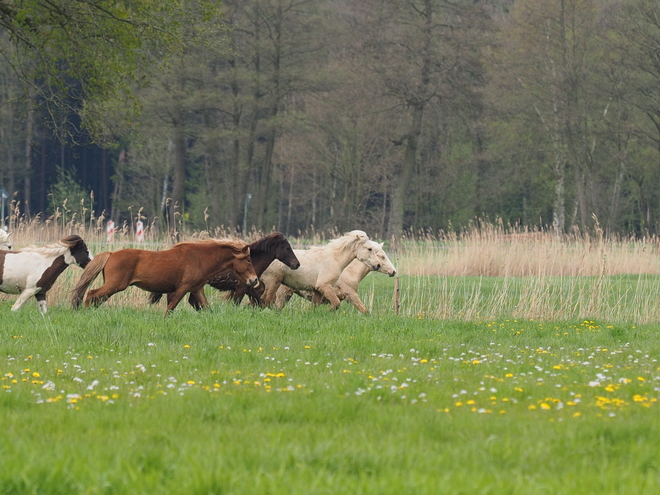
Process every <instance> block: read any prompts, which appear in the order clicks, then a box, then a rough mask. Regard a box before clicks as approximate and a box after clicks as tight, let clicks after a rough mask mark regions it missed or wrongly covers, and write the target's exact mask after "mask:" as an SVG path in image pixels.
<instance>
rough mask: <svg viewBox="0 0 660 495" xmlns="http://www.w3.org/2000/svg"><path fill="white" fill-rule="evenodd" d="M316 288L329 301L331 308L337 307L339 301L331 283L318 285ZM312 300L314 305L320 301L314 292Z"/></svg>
mask: <svg viewBox="0 0 660 495" xmlns="http://www.w3.org/2000/svg"><path fill="white" fill-rule="evenodd" d="M316 290H317V291H319V292H320V293H321V294H323V295H324V296H325V298H326V299H327V300H328V301H330V309H331V310H335V309H337V308H338V307H339V305H340V304H341V301H340V300H339V298H338V297H337V293H336V292H335V289H334V287H332V284H323V285H320V286H319V287H316ZM312 302H313V303H314V305H315V306H316V305H318V304H319V303H320V302H321V301H319V297H318V296H317V295H316V294H314V297H313V298H312Z"/></svg>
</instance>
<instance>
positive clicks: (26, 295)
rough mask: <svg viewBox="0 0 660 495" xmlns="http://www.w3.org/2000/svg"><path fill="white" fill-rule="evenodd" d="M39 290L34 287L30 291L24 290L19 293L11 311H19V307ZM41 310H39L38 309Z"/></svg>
mask: <svg viewBox="0 0 660 495" xmlns="http://www.w3.org/2000/svg"><path fill="white" fill-rule="evenodd" d="M38 290H39V288H38V287H34V288H31V289H25V290H24V291H23V292H21V295H20V296H18V299H16V302H14V305H13V306H12V307H11V310H12V311H18V310H19V309H21V306H23V304H25V303H26V302H27V300H28V299H30V298H31V297H32V296H34V295H35V294H36V293H37V291H38ZM39 309H41V308H39Z"/></svg>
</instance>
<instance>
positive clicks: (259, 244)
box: [250, 232, 285, 252]
mask: <svg viewBox="0 0 660 495" xmlns="http://www.w3.org/2000/svg"><path fill="white" fill-rule="evenodd" d="M284 240H285V237H284V235H283V234H282V233H280V232H273V233H271V234H268V235H266V236H264V237H262V238H261V239H259V240H257V241H254V242H253V243H252V244H250V251H262V252H263V251H266V252H267V251H272V250H273V248H275V247H276V246H277V244H279V243H281V242H282V241H284Z"/></svg>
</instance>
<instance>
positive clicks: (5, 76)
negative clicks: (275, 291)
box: [0, 0, 660, 237]
mask: <svg viewBox="0 0 660 495" xmlns="http://www.w3.org/2000/svg"><path fill="white" fill-rule="evenodd" d="M213 4H214V2H208V4H206V3H204V2H200V1H192V0H191V1H188V2H183V3H182V4H179V3H178V2H176V1H174V0H172V1H167V2H160V3H158V5H159V10H158V11H152V10H150V9H153V8H155V7H154V3H153V2H147V1H145V0H131V1H127V2H123V3H122V4H120V5H121V6H118V4H116V3H113V2H105V1H104V0H95V1H92V0H81V1H79V2H68V1H66V0H58V1H52V2H43V3H42V2H40V1H39V0H31V1H24V2H21V3H20V6H21V7H20V8H19V7H18V6H17V5H19V4H18V2H13V1H10V0H0V54H2V56H3V63H0V156H1V157H2V160H1V161H0V185H1V186H3V187H5V188H6V189H7V190H8V191H10V192H12V193H14V195H13V198H14V199H15V200H16V201H18V202H19V203H20V204H21V205H22V211H23V212H27V213H28V214H30V215H35V214H36V213H37V212H41V213H42V214H44V215H48V214H52V212H53V211H54V209H55V208H57V207H58V206H59V204H60V203H61V201H62V198H63V197H67V199H68V201H69V204H72V203H76V202H77V201H79V199H80V196H85V197H86V200H87V201H88V202H90V201H91V202H93V205H90V206H93V209H94V210H95V211H96V212H97V214H100V212H102V211H104V212H105V216H106V217H111V218H113V219H114V220H115V222H121V221H123V220H126V219H127V216H128V215H135V214H136V212H137V211H138V210H139V211H140V214H141V215H143V216H144V217H145V218H147V219H148V220H150V221H151V220H155V221H156V223H157V225H159V226H160V227H161V228H165V227H166V226H169V227H171V228H174V227H176V228H180V226H181V225H184V226H186V227H189V228H195V229H202V228H208V229H212V228H213V227H215V226H220V225H222V226H225V227H230V228H235V229H237V230H242V229H244V228H248V229H249V228H253V227H256V228H258V229H264V230H270V229H271V228H275V229H278V230H281V231H283V232H286V233H295V232H298V231H308V230H309V229H310V228H314V229H317V230H323V229H332V228H336V229H339V230H346V229H352V228H364V229H365V230H367V231H369V232H372V233H373V234H374V235H376V236H383V237H384V236H389V235H395V234H397V233H399V232H401V231H403V230H414V231H417V230H419V229H433V230H435V229H452V228H457V227H460V226H463V225H466V224H467V223H468V222H470V221H472V220H473V219H475V218H490V219H495V218H501V219H502V220H503V221H505V222H508V223H515V224H522V225H526V226H530V227H532V226H552V227H553V228H556V229H557V230H560V231H569V230H570V229H572V228H574V227H575V226H577V227H578V228H580V229H582V230H588V229H591V228H593V227H594V226H595V225H596V223H598V225H600V226H602V227H604V228H606V230H607V231H608V232H610V233H635V234H641V233H647V232H648V233H653V234H655V233H658V231H659V230H660V62H659V61H660V5H659V4H658V2H657V1H655V0H605V1H603V0H481V1H478V2H474V1H472V0H469V1H468V0H456V1H447V0H362V1H360V2H353V1H350V0H224V1H223V2H222V5H221V6H220V7H217V6H215V5H213ZM26 5H27V6H29V8H27V7H25V6H26ZM53 6H55V7H53ZM21 9H23V10H21ZM26 9H27V10H26ZM49 9H50V10H49ZM90 20H93V22H91V21H90ZM87 21H90V22H87ZM90 191H93V193H94V194H93V197H91V198H90V196H89V192H90ZM168 224H169V225H168Z"/></svg>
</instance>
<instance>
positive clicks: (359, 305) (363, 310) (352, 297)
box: [344, 292, 369, 314]
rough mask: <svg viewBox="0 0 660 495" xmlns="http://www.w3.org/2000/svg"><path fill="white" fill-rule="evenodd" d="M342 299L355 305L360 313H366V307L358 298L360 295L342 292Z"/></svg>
mask: <svg viewBox="0 0 660 495" xmlns="http://www.w3.org/2000/svg"><path fill="white" fill-rule="evenodd" d="M344 300H345V301H348V302H349V303H351V304H352V305H353V306H354V307H355V309H357V310H358V311H359V312H360V313H362V314H367V313H368V312H369V310H368V309H367V307H366V306H365V305H364V303H363V302H362V301H361V300H360V296H358V295H357V293H354V292H346V294H344Z"/></svg>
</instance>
